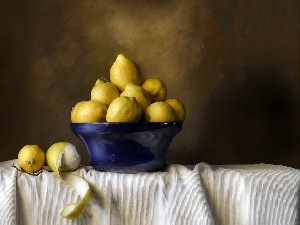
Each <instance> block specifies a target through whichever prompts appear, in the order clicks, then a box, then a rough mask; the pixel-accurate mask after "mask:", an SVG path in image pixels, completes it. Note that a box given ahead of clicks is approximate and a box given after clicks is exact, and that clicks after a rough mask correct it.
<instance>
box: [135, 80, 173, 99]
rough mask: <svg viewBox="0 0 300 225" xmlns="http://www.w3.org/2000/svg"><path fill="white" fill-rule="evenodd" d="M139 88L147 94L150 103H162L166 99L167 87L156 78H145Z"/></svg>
mask: <svg viewBox="0 0 300 225" xmlns="http://www.w3.org/2000/svg"><path fill="white" fill-rule="evenodd" d="M141 86H142V87H143V88H144V89H145V90H146V91H147V92H148V93H149V95H150V98H151V101H152V103H153V102H160V101H164V100H165V99H166V97H167V87H166V86H165V84H164V83H163V82H162V80H160V79H158V78H147V79H146V80H144V81H143V83H142V84H141Z"/></svg>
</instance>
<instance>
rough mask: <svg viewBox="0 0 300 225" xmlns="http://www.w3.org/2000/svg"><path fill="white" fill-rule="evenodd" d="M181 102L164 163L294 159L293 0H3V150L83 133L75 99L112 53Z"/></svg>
mask: <svg viewBox="0 0 300 225" xmlns="http://www.w3.org/2000/svg"><path fill="white" fill-rule="evenodd" d="M119 53H124V54H125V55H126V56H128V57H129V58H131V59H132V60H134V61H135V62H136V63H137V64H138V65H139V67H140V69H141V72H142V76H143V78H146V77H159V78H161V79H162V80H163V81H164V82H165V84H166V86H167V87H168V96H169V97H178V98H179V99H181V100H182V101H183V102H184V103H185V105H186V108H187V118H186V122H185V123H184V126H183V129H182V131H181V133H180V134H179V135H178V136H177V137H176V138H175V139H174V141H173V143H172V145H171V146H170V151H169V155H168V159H169V161H170V162H171V163H183V164H195V163H198V162H201V161H205V162H207V163H210V164H227V163H232V164H239V163H273V164H283V165H287V166H293V167H297V168H300V162H299V158H300V153H299V152H300V151H299V149H300V145H299V100H300V96H299V95H300V94H299V93H300V87H299V1H297V0H292V1H277V2H274V1H271V0H265V1H229V0H218V1H217V0H209V1H208V0H200V1H196V0H194V1H192V0H190V1H180V0H176V1H158V0H152V1H150V0H149V1H130V2H129V3H126V1H117V0H112V1H111V0H110V1H108V0H104V1H92V0H81V1H61V0H59V1H58V0H51V1H50V0H48V1H37V0H34V1H17V0H3V1H1V3H0V101H1V109H0V118H1V128H2V135H1V139H0V146H1V155H0V160H1V161H4V160H8V159H13V158H16V157H17V153H18V151H19V150H20V149H21V148H22V147H23V146H24V145H26V144H39V145H40V146H41V147H42V148H43V149H44V150H45V151H46V150H47V149H48V147H49V146H50V145H51V144H53V143H55V142H57V141H69V142H71V143H74V144H75V145H76V146H77V147H78V149H79V151H80V153H81V155H82V157H83V162H84V163H86V164H87V163H88V156H87V153H86V152H85V150H84V146H83V144H82V143H81V142H80V141H79V140H78V139H77V137H75V135H74V134H73V133H72V132H71V131H70V128H69V122H70V110H71V107H72V106H73V105H75V104H76V102H78V101H81V100H87V99H89V97H90V90H91V88H92V87H93V85H94V82H95V81H96V79H98V78H99V77H101V76H103V77H109V69H110V66H111V65H112V63H113V62H114V60H115V58H116V56H117V54H119Z"/></svg>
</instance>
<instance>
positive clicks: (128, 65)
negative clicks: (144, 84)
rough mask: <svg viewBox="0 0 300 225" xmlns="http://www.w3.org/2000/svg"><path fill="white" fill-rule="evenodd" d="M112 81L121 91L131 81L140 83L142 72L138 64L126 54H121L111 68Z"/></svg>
mask: <svg viewBox="0 0 300 225" xmlns="http://www.w3.org/2000/svg"><path fill="white" fill-rule="evenodd" d="M110 82H111V83H113V84H114V85H116V87H117V88H118V89H119V90H120V91H124V90H125V86H126V85H127V84H129V83H132V84H136V85H140V84H141V74H140V70H139V68H138V66H137V65H136V64H135V62H133V61H132V60H130V59H128V58H127V57H126V56H125V55H123V54H119V55H118V56H117V58H116V60H115V62H114V63H113V64H112V66H111V68H110Z"/></svg>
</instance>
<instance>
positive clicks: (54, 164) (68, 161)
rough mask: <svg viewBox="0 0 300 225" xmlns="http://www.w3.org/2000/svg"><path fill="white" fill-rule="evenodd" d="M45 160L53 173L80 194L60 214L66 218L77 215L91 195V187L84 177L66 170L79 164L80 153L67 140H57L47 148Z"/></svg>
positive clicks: (73, 217)
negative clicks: (74, 201)
mask: <svg viewBox="0 0 300 225" xmlns="http://www.w3.org/2000/svg"><path fill="white" fill-rule="evenodd" d="M46 161H47V165H48V166H49V168H50V169H51V170H52V171H53V172H54V173H55V175H56V176H57V177H58V178H59V179H60V180H61V181H63V182H64V183H65V184H66V185H68V186H69V187H70V188H72V189H74V190H75V191H77V193H78V194H79V195H80V200H79V202H77V203H69V204H67V205H66V206H65V207H64V209H63V210H62V211H61V213H60V215H61V216H62V217H64V218H67V219H75V218H77V217H79V216H80V215H81V214H82V212H83V211H84V209H85V206H86V205H87V203H88V201H89V199H90V197H91V189H90V187H89V184H88V183H87V181H86V180H85V179H83V178H82V177H80V176H78V175H76V174H73V173H70V172H67V171H73V170H76V169H77V168H78V167H79V165H80V155H79V153H78V151H77V149H76V147H75V146H74V145H72V144H71V143H68V142H57V143H55V144H53V145H51V146H50V148H49V149H48V150H47V152H46Z"/></svg>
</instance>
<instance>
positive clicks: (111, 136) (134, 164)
mask: <svg viewBox="0 0 300 225" xmlns="http://www.w3.org/2000/svg"><path fill="white" fill-rule="evenodd" d="M70 127H71V130H72V131H73V132H74V133H75V134H76V135H77V137H79V138H80V139H81V141H82V142H83V143H84V144H85V146H86V149H87V151H88V154H89V159H90V164H91V166H93V168H95V169H96V170H100V171H113V172H121V173H136V172H152V171H158V170H160V169H162V168H163V167H164V166H166V155H167V150H168V147H169V145H170V144H171V142H172V140H173V138H174V137H175V136H176V135H177V134H178V133H179V132H180V130H181V128H182V123H141V122H140V123H71V125H70Z"/></svg>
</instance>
